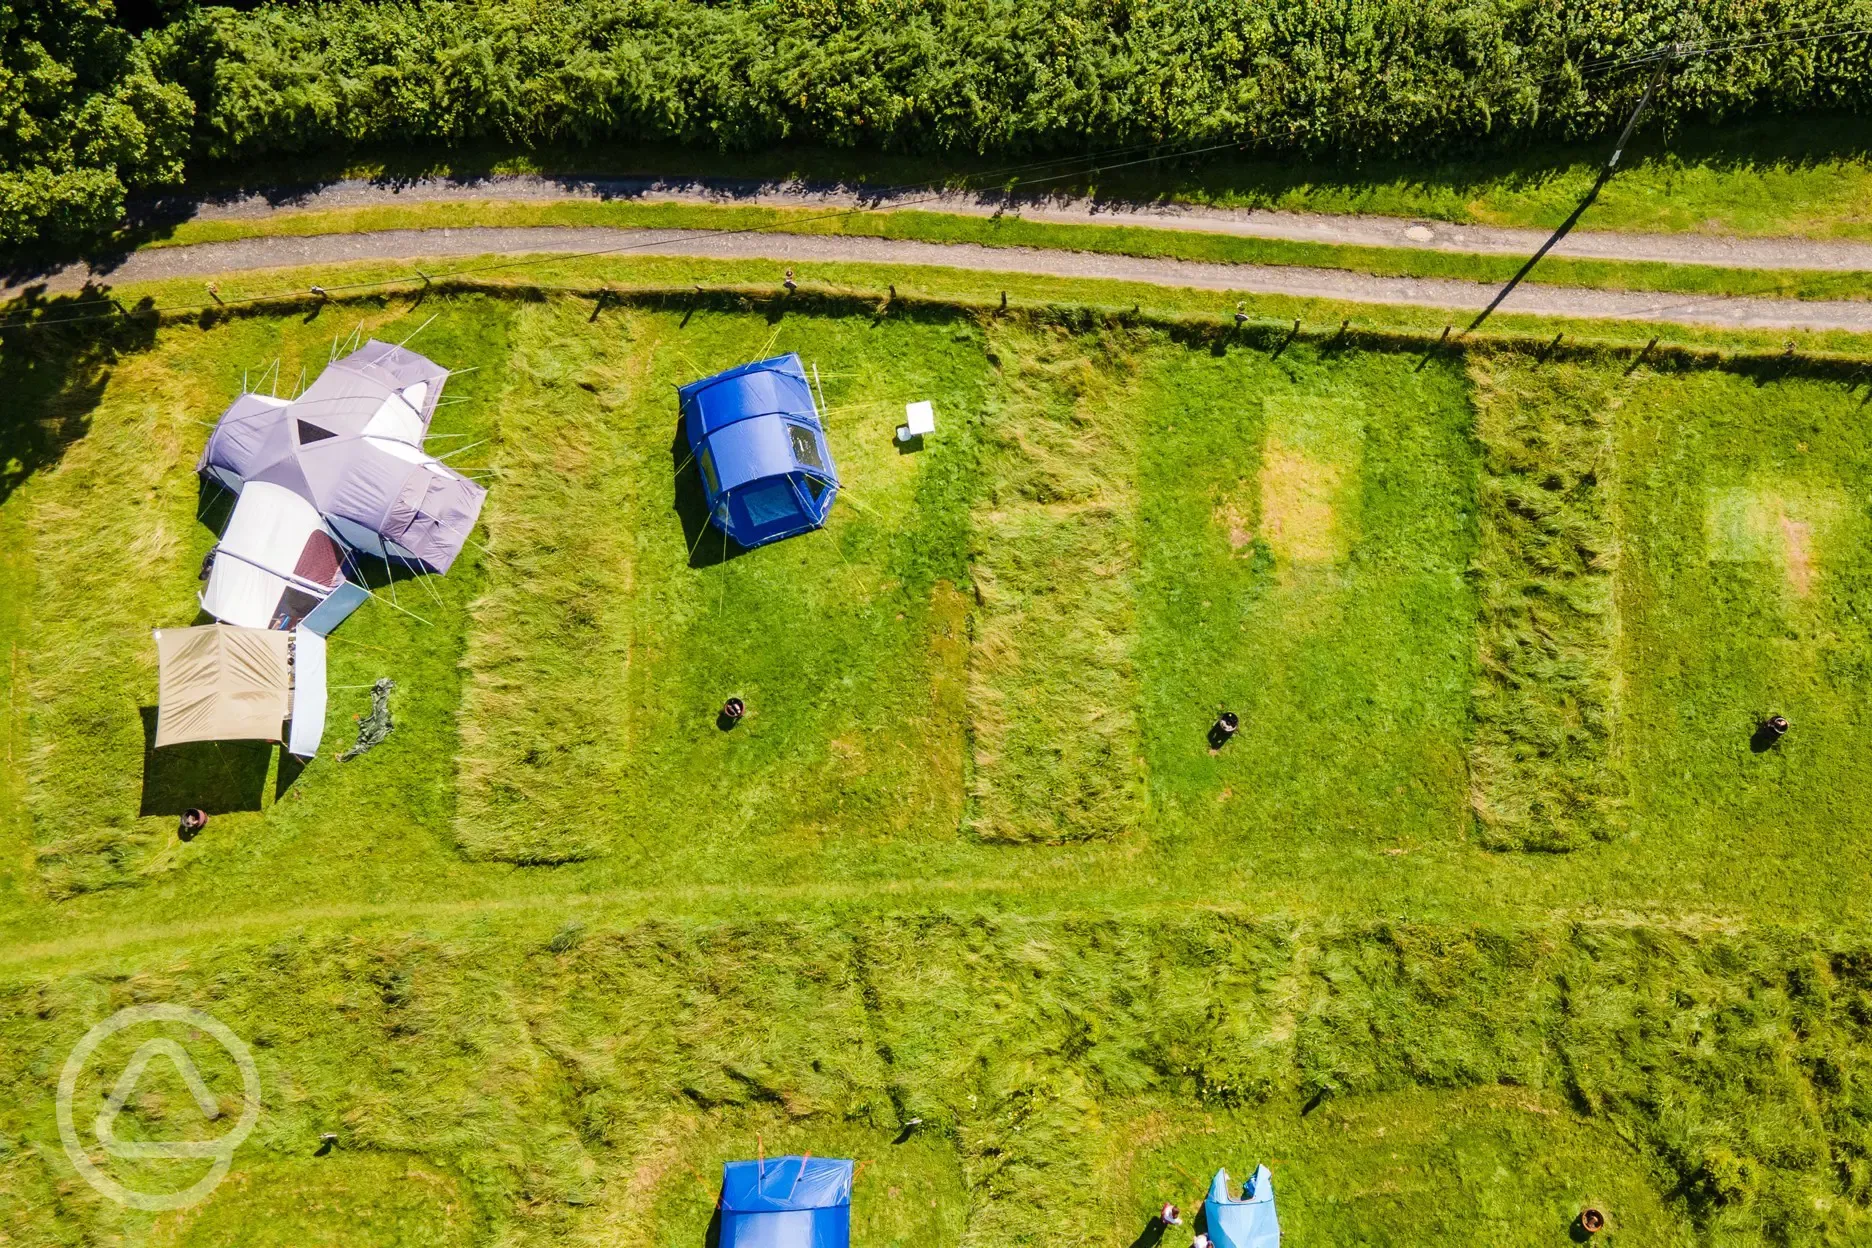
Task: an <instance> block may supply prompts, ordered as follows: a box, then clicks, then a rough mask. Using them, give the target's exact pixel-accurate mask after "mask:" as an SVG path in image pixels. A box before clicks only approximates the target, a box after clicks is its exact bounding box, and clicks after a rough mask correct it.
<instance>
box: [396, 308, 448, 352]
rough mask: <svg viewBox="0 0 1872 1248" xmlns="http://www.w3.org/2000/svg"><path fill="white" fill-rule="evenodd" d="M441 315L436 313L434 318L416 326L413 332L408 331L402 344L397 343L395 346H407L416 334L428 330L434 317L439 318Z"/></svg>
mask: <svg viewBox="0 0 1872 1248" xmlns="http://www.w3.org/2000/svg"><path fill="white" fill-rule="evenodd" d="M441 315H442V314H441V313H440V312H437V313H436V314H435V316H432V317H430V318H429V319H428V320H426V321H424V322H423V323H422V324H420V325H418V326H417V327H416V328H415V329H414V330H412V331H410V336H409V338H405V339H404V340H403V341H402V342H399V343H397V344H396V345H397V346H399V347H402V346H407V345H408V344H409V340H410V338H414V337H415V336H416V335H417V334H420V333H422V331H423V330H425V329H428V328H429V326H430V325H432V324H434V323H435V319H436V316H441Z"/></svg>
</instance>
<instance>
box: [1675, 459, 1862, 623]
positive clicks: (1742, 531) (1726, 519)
mask: <svg viewBox="0 0 1872 1248" xmlns="http://www.w3.org/2000/svg"><path fill="white" fill-rule="evenodd" d="M1844 514H1845V507H1844V504H1843V501H1842V500H1841V498H1840V497H1839V496H1838V495H1837V494H1836V493H1835V492H1834V491H1831V490H1804V491H1803V490H1788V489H1780V488H1775V487H1751V486H1731V487H1727V488H1723V489H1715V490H1711V491H1710V492H1709V497H1708V500H1707V503H1706V505H1705V509H1704V533H1705V537H1706V539H1707V542H1708V551H1709V558H1710V561H1711V562H1714V563H1766V564H1775V565H1778V566H1779V567H1780V568H1781V571H1782V574H1783V575H1784V576H1785V577H1786V579H1787V586H1788V589H1789V591H1790V592H1791V593H1793V594H1794V596H1795V597H1797V598H1808V597H1812V595H1813V592H1814V589H1815V587H1816V586H1817V585H1818V584H1819V581H1820V571H1821V563H1822V562H1823V560H1822V556H1821V547H1822V546H1824V545H1825V544H1826V542H1827V540H1828V536H1829V533H1830V531H1831V530H1832V529H1833V528H1834V527H1835V524H1836V522H1837V521H1838V520H1839V519H1840V517H1841V516H1843V515H1844Z"/></svg>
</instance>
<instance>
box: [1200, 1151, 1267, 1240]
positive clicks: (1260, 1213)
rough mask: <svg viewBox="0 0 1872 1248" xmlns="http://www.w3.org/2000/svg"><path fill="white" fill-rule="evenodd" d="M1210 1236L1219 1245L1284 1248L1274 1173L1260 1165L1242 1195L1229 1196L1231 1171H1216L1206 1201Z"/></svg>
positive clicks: (1204, 1209)
mask: <svg viewBox="0 0 1872 1248" xmlns="http://www.w3.org/2000/svg"><path fill="white" fill-rule="evenodd" d="M1203 1213H1204V1215H1205V1216H1206V1217H1207V1218H1208V1221H1209V1238H1210V1240H1211V1241H1212V1242H1213V1243H1214V1244H1215V1248H1280V1220H1279V1219H1278V1218H1276V1217H1275V1216H1274V1176H1273V1175H1271V1174H1269V1173H1268V1168H1267V1167H1266V1166H1256V1167H1255V1172H1254V1178H1252V1179H1250V1180H1248V1185H1247V1186H1246V1187H1245V1188H1243V1189H1242V1194H1241V1199H1240V1200H1235V1199H1232V1198H1231V1197H1230V1196H1229V1176H1228V1171H1226V1170H1218V1171H1216V1176H1215V1181H1214V1182H1212V1183H1210V1184H1209V1199H1208V1200H1206V1201H1204V1202H1203Z"/></svg>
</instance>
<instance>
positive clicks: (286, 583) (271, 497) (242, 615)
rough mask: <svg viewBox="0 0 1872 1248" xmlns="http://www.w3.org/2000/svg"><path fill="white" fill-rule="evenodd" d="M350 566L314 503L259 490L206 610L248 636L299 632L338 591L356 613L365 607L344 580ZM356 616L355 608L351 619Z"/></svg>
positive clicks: (223, 550)
mask: <svg viewBox="0 0 1872 1248" xmlns="http://www.w3.org/2000/svg"><path fill="white" fill-rule="evenodd" d="M344 558H345V556H344V551H343V550H342V549H341V548H340V547H339V545H338V542H337V539H336V538H335V537H334V536H333V534H332V532H331V530H330V528H328V527H327V526H326V524H325V522H324V521H323V520H322V519H320V518H319V513H318V509H317V508H315V507H313V506H312V504H311V503H308V502H307V501H306V500H305V499H303V498H300V497H299V496H298V495H297V494H295V493H293V492H292V491H291V490H289V489H286V488H285V487H284V486H278V485H273V484H271V483H269V482H265V481H255V482H252V483H251V484H249V485H248V487H247V488H246V489H244V490H242V491H241V495H240V501H239V502H237V503H236V504H235V505H234V514H233V515H232V516H231V517H229V519H228V523H227V528H226V529H225V530H224V531H223V532H222V534H221V542H220V544H219V545H218V546H216V547H215V555H214V564H213V566H212V567H211V569H210V570H209V573H208V585H207V587H206V588H205V589H204V590H203V591H202V594H201V605H202V610H204V611H206V612H207V613H208V614H209V615H212V616H214V617H215V618H216V619H217V620H220V621H221V622H222V623H224V624H235V625H239V626H240V627H242V628H292V627H295V626H297V625H298V624H299V622H300V621H301V620H303V619H305V618H306V617H307V616H308V615H311V614H312V613H313V612H314V611H315V610H316V609H317V608H318V606H319V604H321V603H323V602H325V601H326V600H327V599H329V598H331V597H332V595H333V591H335V590H344V591H351V592H350V593H349V594H348V595H347V597H346V602H347V604H350V605H355V602H356V601H361V600H362V599H363V597H364V594H363V591H362V590H358V589H357V588H356V587H355V586H352V585H350V584H348V583H347V582H346V581H345V579H344V573H343V571H342V569H343V566H344ZM349 613H350V607H349V606H347V609H346V610H345V611H344V612H343V614H345V615H348V614H349ZM325 614H330V613H329V612H327V613H325ZM339 618H343V616H342V615H340V616H339ZM336 622H337V621H336V620H333V621H332V623H333V624H335V623H336ZM318 631H319V632H321V633H328V632H330V631H331V629H330V627H321V628H319V629H318Z"/></svg>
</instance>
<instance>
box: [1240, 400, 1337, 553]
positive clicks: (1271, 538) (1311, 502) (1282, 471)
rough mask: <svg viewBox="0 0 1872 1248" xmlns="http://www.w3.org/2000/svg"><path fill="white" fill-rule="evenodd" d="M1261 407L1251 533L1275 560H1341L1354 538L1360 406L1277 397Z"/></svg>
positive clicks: (1329, 401)
mask: <svg viewBox="0 0 1872 1248" xmlns="http://www.w3.org/2000/svg"><path fill="white" fill-rule="evenodd" d="M1266 410H1267V434H1266V442H1265V444H1264V447H1263V449H1262V452H1261V480H1260V487H1261V519H1260V524H1259V526H1258V527H1257V529H1256V532H1255V534H1254V536H1256V537H1259V538H1260V539H1261V540H1262V541H1265V542H1266V543H1267V544H1268V547H1269V549H1270V550H1272V551H1273V552H1274V558H1275V559H1276V560H1277V561H1278V562H1280V563H1284V564H1289V565H1293V564H1299V565H1325V564H1334V563H1339V562H1341V561H1343V560H1344V559H1345V558H1346V556H1348V555H1349V554H1351V553H1352V544H1353V542H1354V540H1356V538H1357V528H1358V526H1357V519H1358V482H1359V465H1360V461H1361V459H1362V457H1363V451H1364V406H1363V405H1362V404H1359V403H1353V402H1334V401H1331V400H1309V401H1307V402H1304V403H1302V402H1298V401H1295V400H1293V399H1291V398H1288V397H1285V396H1282V397H1278V398H1270V399H1268V400H1267V407H1266ZM1231 540H1233V538H1232V535H1231Z"/></svg>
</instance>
